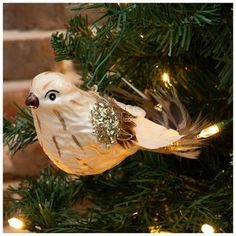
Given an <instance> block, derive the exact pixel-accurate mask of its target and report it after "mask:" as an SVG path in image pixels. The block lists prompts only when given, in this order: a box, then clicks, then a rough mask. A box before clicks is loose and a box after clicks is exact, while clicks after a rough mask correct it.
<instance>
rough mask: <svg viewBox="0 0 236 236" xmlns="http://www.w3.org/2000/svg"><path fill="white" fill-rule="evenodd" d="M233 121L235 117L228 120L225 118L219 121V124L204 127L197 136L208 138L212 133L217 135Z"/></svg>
mask: <svg viewBox="0 0 236 236" xmlns="http://www.w3.org/2000/svg"><path fill="white" fill-rule="evenodd" d="M232 121H233V118H230V119H228V120H223V121H221V122H218V123H217V124H214V125H211V126H209V127H207V128H205V129H203V130H202V131H201V132H200V134H198V136H197V138H208V137H210V136H212V135H215V134H217V133H219V132H220V131H221V130H222V129H224V128H226V126H228V125H229V124H231V123H232Z"/></svg>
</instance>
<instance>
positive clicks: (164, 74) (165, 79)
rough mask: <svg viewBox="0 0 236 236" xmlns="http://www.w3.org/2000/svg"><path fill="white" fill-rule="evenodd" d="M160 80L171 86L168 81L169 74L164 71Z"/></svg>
mask: <svg viewBox="0 0 236 236" xmlns="http://www.w3.org/2000/svg"><path fill="white" fill-rule="evenodd" d="M162 81H163V82H164V84H165V86H166V87H169V86H172V84H171V82H170V76H169V74H168V73H166V72H164V73H163V74H162Z"/></svg>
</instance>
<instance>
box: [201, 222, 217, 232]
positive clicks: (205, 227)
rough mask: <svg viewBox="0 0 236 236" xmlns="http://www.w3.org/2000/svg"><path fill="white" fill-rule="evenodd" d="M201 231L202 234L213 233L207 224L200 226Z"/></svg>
mask: <svg viewBox="0 0 236 236" xmlns="http://www.w3.org/2000/svg"><path fill="white" fill-rule="evenodd" d="M201 230H202V232H203V233H204V234H213V233H214V232H215V230H214V228H213V227H212V226H211V225H208V224H204V225H202V228H201Z"/></svg>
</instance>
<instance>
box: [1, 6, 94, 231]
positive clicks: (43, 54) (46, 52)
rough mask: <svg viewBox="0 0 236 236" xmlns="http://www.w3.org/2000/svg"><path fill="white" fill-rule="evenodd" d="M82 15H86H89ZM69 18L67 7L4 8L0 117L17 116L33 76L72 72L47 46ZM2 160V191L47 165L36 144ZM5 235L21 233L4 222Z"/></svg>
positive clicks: (66, 62) (69, 13)
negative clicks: (46, 72) (1, 104)
mask: <svg viewBox="0 0 236 236" xmlns="http://www.w3.org/2000/svg"><path fill="white" fill-rule="evenodd" d="M84 14H88V15H89V11H87V12H84ZM72 16H73V12H72V11H70V9H68V4H58V3H56V4H54V3H42V4H38V3H32V4H31V3H4V4H3V114H4V116H6V117H7V118H13V117H14V116H15V115H16V112H17V107H16V105H15V104H17V105H19V106H20V107H22V106H24V101H25V98H26V96H27V94H28V92H29V86H30V81H31V79H32V78H33V77H34V76H35V75H37V74H39V73H41V72H43V71H60V72H65V71H68V70H72V65H71V63H70V62H68V61H62V62H55V58H54V53H53V50H52V48H51V44H50V37H51V34H52V33H53V32H57V31H59V32H61V31H64V30H65V22H67V21H68V19H70V18H71V17H72ZM89 17H94V14H93V15H89ZM90 20H92V18H91V19H90ZM3 156H4V158H3V180H4V190H6V189H7V187H8V186H9V185H11V186H16V185H17V184H18V183H19V181H20V180H22V179H24V178H25V177H26V176H37V175H38V174H39V173H40V172H41V171H42V169H44V168H45V166H46V165H47V164H48V162H49V159H48V158H47V156H46V155H45V154H44V153H43V151H42V149H41V147H40V146H39V145H38V143H34V144H33V145H29V146H28V147H27V148H26V149H25V150H23V151H18V152H17V153H16V154H15V155H14V156H11V155H10V153H9V151H8V149H7V147H4V148H3ZM4 232H20V231H16V230H13V228H11V227H9V226H8V223H7V222H4Z"/></svg>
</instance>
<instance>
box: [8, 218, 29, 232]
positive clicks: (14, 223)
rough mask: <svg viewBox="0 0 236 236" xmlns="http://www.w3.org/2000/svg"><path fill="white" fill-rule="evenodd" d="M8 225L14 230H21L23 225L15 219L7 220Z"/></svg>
mask: <svg viewBox="0 0 236 236" xmlns="http://www.w3.org/2000/svg"><path fill="white" fill-rule="evenodd" d="M8 223H9V225H10V226H11V227H12V228H15V229H23V228H24V225H25V224H24V222H23V221H22V220H20V219H18V218H15V217H13V218H11V219H9V220H8Z"/></svg>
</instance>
